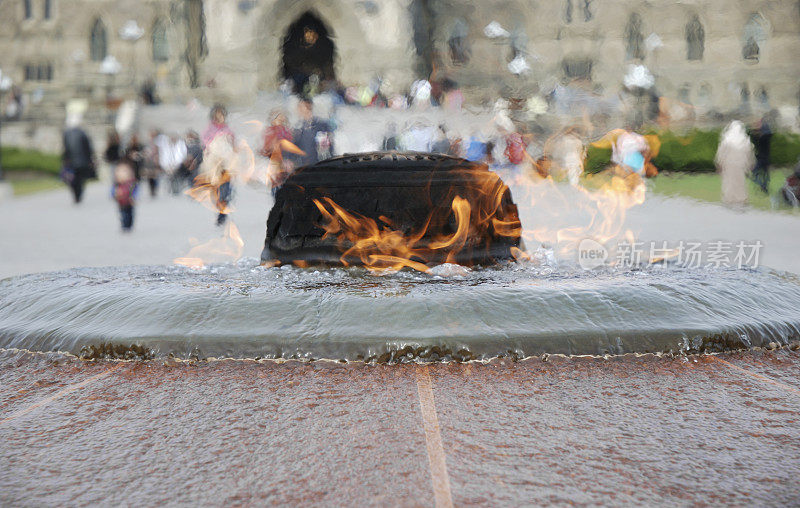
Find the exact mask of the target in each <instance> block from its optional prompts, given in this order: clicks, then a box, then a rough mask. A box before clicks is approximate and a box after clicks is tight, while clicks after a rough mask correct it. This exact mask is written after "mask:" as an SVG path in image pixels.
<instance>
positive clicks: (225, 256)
mask: <svg viewBox="0 0 800 508" xmlns="http://www.w3.org/2000/svg"><path fill="white" fill-rule="evenodd" d="M243 250H244V241H243V240H242V236H241V235H240V234H239V228H237V227H236V224H234V223H233V221H228V223H227V224H226V226H225V233H224V235H223V236H222V237H221V238H213V239H211V240H209V241H208V242H206V243H203V244H201V245H196V246H194V247H193V248H192V249H191V250H190V251H189V253H188V254H186V256H184V257H179V258H175V259H174V260H173V261H174V263H175V264H177V265H183V266H186V267H189V268H195V269H199V268H202V267H203V266H205V265H207V264H208V263H219V262H224V261H230V260H237V259H239V258H240V257H241V255H242V252H243Z"/></svg>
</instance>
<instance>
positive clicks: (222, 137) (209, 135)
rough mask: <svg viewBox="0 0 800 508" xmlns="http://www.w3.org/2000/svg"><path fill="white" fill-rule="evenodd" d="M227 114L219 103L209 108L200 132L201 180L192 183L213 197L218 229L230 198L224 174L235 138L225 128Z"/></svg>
mask: <svg viewBox="0 0 800 508" xmlns="http://www.w3.org/2000/svg"><path fill="white" fill-rule="evenodd" d="M227 116H228V111H227V110H226V109H225V107H224V106H222V105H221V104H215V105H214V107H213V108H211V114H210V117H211V122H210V123H209V124H208V127H207V128H206V130H205V132H204V133H203V147H204V152H203V166H204V170H203V175H202V179H201V180H202V181H201V182H196V183H201V184H206V185H210V186H211V187H213V189H214V194H215V196H216V198H215V201H216V206H217V211H218V212H219V214H218V215H217V225H218V226H222V225H223V224H225V220H226V219H227V218H228V213H229V211H230V209H229V207H228V205H229V203H230V201H231V197H232V195H233V189H232V188H231V177H232V176H233V175H231V173H230V172H229V171H228V167H229V166H230V164H231V162H232V159H233V158H234V157H235V153H236V152H237V151H238V149H237V147H236V137H235V136H234V134H233V131H232V130H231V129H230V127H228V124H227V123H226V119H227Z"/></svg>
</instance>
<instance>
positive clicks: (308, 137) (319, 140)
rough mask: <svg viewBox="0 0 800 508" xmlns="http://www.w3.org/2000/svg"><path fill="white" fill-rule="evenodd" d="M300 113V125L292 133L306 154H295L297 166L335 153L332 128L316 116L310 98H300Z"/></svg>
mask: <svg viewBox="0 0 800 508" xmlns="http://www.w3.org/2000/svg"><path fill="white" fill-rule="evenodd" d="M297 112H298V114H299V115H300V121H301V124H300V127H299V128H297V129H295V131H294V133H293V134H292V138H293V139H294V144H295V145H297V147H298V148H299V149H300V150H301V151H302V152H303V153H305V155H299V154H294V155H293V156H292V162H293V163H294V165H295V167H301V166H308V165H310V164H315V163H317V162H319V161H320V160H321V158H322V157H323V156H324V155H325V154H329V153H333V143H332V142H331V139H330V138H331V129H330V126H329V125H328V123H327V122H325V121H323V120H320V119H318V118H316V117H315V116H314V106H313V105H312V103H311V101H310V100H308V99H300V102H299V103H298V104H297Z"/></svg>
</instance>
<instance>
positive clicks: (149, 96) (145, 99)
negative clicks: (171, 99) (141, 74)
mask: <svg viewBox="0 0 800 508" xmlns="http://www.w3.org/2000/svg"><path fill="white" fill-rule="evenodd" d="M141 96H142V103H144V104H145V105H148V106H152V105H155V104H158V103H159V102H161V101H160V100H159V98H158V96H157V95H156V82H155V81H153V79H152V78H148V79H146V80H145V82H144V83H142V90H141Z"/></svg>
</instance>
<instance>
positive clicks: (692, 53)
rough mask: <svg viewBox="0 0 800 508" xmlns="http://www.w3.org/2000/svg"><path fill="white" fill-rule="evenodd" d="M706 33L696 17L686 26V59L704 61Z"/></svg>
mask: <svg viewBox="0 0 800 508" xmlns="http://www.w3.org/2000/svg"><path fill="white" fill-rule="evenodd" d="M705 44H706V31H705V29H704V28H703V24H702V23H701V22H700V18H699V17H697V16H696V15H695V16H694V17H692V19H691V20H690V21H689V22H688V23H687V24H686V59H687V60H702V59H703V52H704V51H705Z"/></svg>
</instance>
